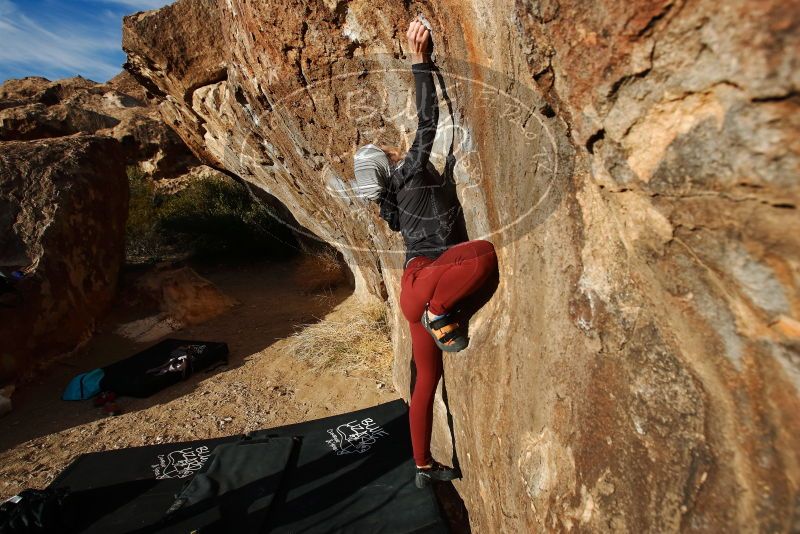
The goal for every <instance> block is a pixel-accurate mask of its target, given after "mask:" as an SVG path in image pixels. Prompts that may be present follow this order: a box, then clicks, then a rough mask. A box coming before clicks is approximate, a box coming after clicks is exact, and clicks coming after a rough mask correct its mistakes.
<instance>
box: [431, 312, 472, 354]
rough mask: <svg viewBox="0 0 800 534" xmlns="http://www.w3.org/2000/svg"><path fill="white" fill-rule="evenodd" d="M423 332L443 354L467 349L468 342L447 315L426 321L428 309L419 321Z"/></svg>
mask: <svg viewBox="0 0 800 534" xmlns="http://www.w3.org/2000/svg"><path fill="white" fill-rule="evenodd" d="M420 321H421V322H422V326H423V327H425V330H427V331H428V333H429V334H430V335H431V336H433V340H434V341H435V342H436V346H437V347H439V348H440V349H442V350H443V351H445V352H458V351H460V350H464V349H465V348H467V345H468V344H469V340H468V339H467V337H466V336H465V335H464V334H463V333H462V332H461V329H460V328H459V324H458V322H456V321H455V320H454V319H453V317H452V316H451V315H450V314H449V313H448V314H446V315H444V316H442V317H439V318H438V319H433V320H431V319H428V307H427V306H425V311H423V312H422V318H421V319H420Z"/></svg>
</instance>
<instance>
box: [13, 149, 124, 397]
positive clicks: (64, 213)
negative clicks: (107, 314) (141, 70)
mask: <svg viewBox="0 0 800 534" xmlns="http://www.w3.org/2000/svg"><path fill="white" fill-rule="evenodd" d="M98 155H102V157H98ZM124 160H125V158H124V156H123V154H122V150H121V149H120V146H119V144H118V143H117V142H116V141H115V140H114V139H111V138H109V137H101V136H75V137H61V138H57V139H44V140H38V141H6V142H2V143H0V228H2V229H3V231H2V233H0V261H1V262H2V264H0V268H1V269H2V270H3V271H5V272H6V273H8V270H9V268H13V267H26V268H29V269H30V275H29V276H28V277H26V278H24V279H22V280H21V281H19V282H17V283H15V284H14V289H13V292H10V293H4V294H3V295H2V297H3V300H2V306H0V339H2V340H3V341H2V346H0V383H2V382H4V381H5V380H6V379H8V378H10V377H13V376H15V375H17V374H19V373H20V372H21V371H24V370H27V369H29V368H30V367H31V366H32V365H33V364H34V363H35V362H37V361H42V360H44V359H47V358H48V357H52V356H56V355H58V354H61V353H64V352H67V351H70V350H72V349H74V348H75V347H76V345H78V344H79V343H80V342H81V341H82V340H84V339H86V338H87V337H88V335H89V334H91V329H92V327H93V325H94V320H95V318H96V317H97V316H98V315H99V314H100V313H101V312H102V311H103V310H104V309H105V307H106V306H107V305H108V303H109V302H110V300H111V297H112V295H113V292H114V288H115V286H116V279H117V273H118V271H119V268H120V265H121V264H122V261H123V259H124V245H125V219H126V218H127V213H128V188H127V178H126V176H125V163H124Z"/></svg>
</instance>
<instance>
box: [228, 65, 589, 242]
mask: <svg viewBox="0 0 800 534" xmlns="http://www.w3.org/2000/svg"><path fill="white" fill-rule="evenodd" d="M270 72H274V71H270ZM237 76H238V75H235V76H231V77H229V83H231V87H230V89H231V90H232V91H234V95H233V96H234V98H235V108H236V111H237V113H239V114H240V115H241V119H242V120H241V121H240V122H241V123H242V124H243V126H241V127H240V128H239V129H235V130H233V131H230V132H229V135H228V140H227V142H226V143H225V147H224V152H225V156H224V158H223V160H224V161H225V162H226V166H228V167H229V170H231V171H232V172H234V173H236V174H239V176H241V177H242V178H244V180H245V182H250V183H255V184H257V185H260V186H262V187H263V188H264V189H266V190H267V191H268V192H270V193H271V194H273V195H274V196H276V197H278V199H279V200H281V201H282V202H283V203H284V204H285V205H286V206H287V207H288V208H289V210H290V211H292V213H293V214H295V215H296V216H297V219H298V220H299V221H303V219H304V218H305V219H306V220H307V221H308V220H309V218H311V219H313V221H312V222H313V224H306V225H305V226H304V225H303V224H300V223H298V222H296V221H295V220H288V219H290V218H289V217H284V218H282V219H280V222H281V223H282V224H285V225H287V226H289V227H291V229H292V230H293V231H294V232H295V233H298V234H301V235H304V236H306V237H309V238H313V239H321V240H323V241H325V242H328V243H331V244H333V245H335V246H336V247H337V248H338V249H340V250H343V249H350V250H352V251H354V252H357V251H369V252H371V253H372V252H378V253H402V254H405V251H406V247H407V246H409V245H413V246H415V247H422V248H425V247H426V246H430V247H432V248H433V247H437V246H441V245H445V246H449V245H451V244H455V243H457V242H459V241H463V240H466V239H488V240H491V241H493V242H494V243H495V246H502V245H504V244H506V243H508V242H510V241H513V240H516V239H519V238H520V237H521V236H523V235H526V234H527V233H529V232H531V231H532V230H533V229H535V228H536V227H537V226H538V225H539V224H541V222H542V221H544V220H545V219H546V218H547V217H548V216H549V215H550V214H551V213H552V212H553V211H554V210H555V208H556V207H557V206H558V204H559V203H560V201H561V199H562V198H563V196H564V188H565V187H566V184H567V183H568V182H569V175H570V174H571V173H572V168H573V157H574V155H573V152H572V150H571V145H570V143H569V142H568V139H567V131H566V128H565V127H564V125H563V123H562V122H561V121H559V119H558V117H556V116H555V113H554V112H553V110H552V109H551V108H550V106H549V105H548V104H547V103H546V102H545V101H544V100H543V98H542V97H541V95H539V94H538V93H537V92H536V91H535V90H534V89H533V88H531V87H530V86H529V85H528V83H527V82H525V81H523V80H517V79H514V78H513V77H509V76H507V75H505V74H503V73H499V72H496V71H493V70H492V69H489V68H487V67H484V66H480V65H475V64H472V63H467V62H462V61H457V60H452V59H450V58H448V59H447V60H446V61H444V62H442V65H441V66H439V65H436V64H433V67H432V68H430V69H429V73H423V74H412V69H411V66H410V64H409V62H408V61H406V60H401V59H399V58H396V57H394V56H367V57H358V58H353V59H351V60H349V61H346V62H339V63H336V64H333V65H328V66H326V67H325V68H319V69H316V70H314V71H308V70H304V67H303V65H302V64H301V63H298V65H297V72H295V73H294V77H293V78H291V79H286V80H280V79H277V77H276V78H275V79H267V80H257V81H252V80H251V81H250V82H249V83H250V84H251V85H250V86H248V90H247V91H244V90H242V89H240V88H239V85H237V83H239V82H241V81H242V79H243V78H241V77H240V76H238V77H237ZM415 76H419V77H421V78H422V79H421V80H420V81H419V82H418V83H417V85H416V87H415ZM417 89H419V91H417ZM251 93H252V94H251ZM426 98H432V99H433V107H432V108H431V111H432V113H427V112H426V105H425V102H426ZM420 111H421V112H422V113H420ZM366 144H375V145H377V146H379V147H380V148H381V149H383V150H384V151H385V153H386V155H387V160H389V170H388V173H384V174H388V175H389V176H388V177H385V178H388V180H389V181H388V182H382V183H381V184H380V185H381V188H380V190H381V195H380V198H379V200H378V201H373V200H368V199H366V198H364V196H363V195H362V194H361V192H362V191H363V190H362V189H360V188H359V187H358V185H357V182H356V180H355V177H354V170H353V155H354V153H355V151H356V150H357V149H358V148H359V147H360V146H363V145H366ZM231 162H233V166H235V167H237V168H230V165H229V164H230V163H231ZM276 217H279V216H277V215H276ZM378 225H385V226H386V227H387V228H388V227H389V226H390V225H394V226H395V228H397V229H399V231H400V234H401V235H402V240H401V239H397V238H394V239H393V238H387V237H386V236H387V235H390V234H389V233H388V232H381V231H380V229H379V228H378ZM315 226H316V227H315ZM307 227H308V228H310V230H309V229H307Z"/></svg>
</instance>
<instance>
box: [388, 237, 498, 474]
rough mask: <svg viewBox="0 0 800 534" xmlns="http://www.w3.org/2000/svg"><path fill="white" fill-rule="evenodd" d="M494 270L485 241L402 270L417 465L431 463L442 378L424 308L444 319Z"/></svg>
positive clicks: (494, 259) (490, 248)
mask: <svg viewBox="0 0 800 534" xmlns="http://www.w3.org/2000/svg"><path fill="white" fill-rule="evenodd" d="M496 269H497V256H496V255H495V251H494V246H493V245H492V244H491V243H489V242H488V241H482V240H476V241H467V242H466V243H459V244H458V245H455V246H453V247H451V248H449V249H447V250H446V251H445V252H444V253H443V254H442V255H441V256H439V257H438V258H437V259H436V260H432V259H430V258H426V257H422V256H420V257H416V258H413V259H412V260H411V261H409V263H408V265H407V266H406V268H405V270H404V271H403V279H402V282H401V286H400V308H401V309H402V310H403V315H405V317H406V319H408V323H409V325H410V327H411V346H412V351H413V354H412V357H413V358H414V364H415V365H416V367H417V380H416V383H415V385H414V393H413V394H412V395H411V408H410V409H409V420H410V421H409V422H410V424H411V446H412V448H413V450H414V461H415V462H416V463H417V465H426V464H428V463H430V462H431V460H432V458H431V450H430V448H431V428H432V426H433V398H434V394H435V393H436V385H437V384H438V383H439V378H441V376H442V351H441V349H439V347H437V346H436V342H435V341H434V340H433V337H432V336H431V335H430V334H429V333H428V331H427V330H425V327H423V326H422V323H421V322H420V319H421V317H422V313H423V312H424V311H425V305H426V304H428V303H430V304H429V305H428V309H429V310H430V311H431V313H434V314H436V315H443V314H445V313H447V312H448V311H450V310H451V309H452V308H453V305H454V304H456V303H457V302H458V301H459V300H460V299H462V298H464V297H466V296H467V295H469V294H470V293H473V292H474V291H476V290H477V289H478V288H480V287H481V286H482V285H483V284H484V283H485V282H486V281H487V280H488V278H489V276H491V274H492V273H493V271H495V270H496Z"/></svg>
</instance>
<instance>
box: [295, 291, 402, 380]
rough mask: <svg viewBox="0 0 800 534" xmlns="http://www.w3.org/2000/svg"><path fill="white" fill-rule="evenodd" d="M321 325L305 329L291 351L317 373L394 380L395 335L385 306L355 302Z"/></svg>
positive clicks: (348, 304)
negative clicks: (326, 371) (331, 371)
mask: <svg viewBox="0 0 800 534" xmlns="http://www.w3.org/2000/svg"><path fill="white" fill-rule="evenodd" d="M337 311H338V313H333V314H331V315H329V316H328V317H326V318H325V319H323V320H321V321H320V322H318V323H312V324H305V325H301V329H300V330H299V331H298V332H296V333H295V334H294V335H293V336H292V337H291V338H289V342H288V347H287V348H288V349H289V350H290V351H292V352H293V353H294V354H295V356H297V357H299V358H301V359H304V360H306V361H308V362H310V363H311V364H312V366H314V367H315V368H317V369H337V370H342V371H347V372H350V371H356V372H357V374H359V375H361V376H368V377H370V378H374V379H375V380H379V381H382V382H388V381H390V380H391V372H392V358H393V355H392V341H391V331H390V327H389V323H388V318H387V315H386V306H385V305H384V304H383V303H371V304H363V303H359V302H358V301H356V300H352V301H350V302H348V303H347V305H345V306H344V307H342V308H340V309H339V310H337Z"/></svg>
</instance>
